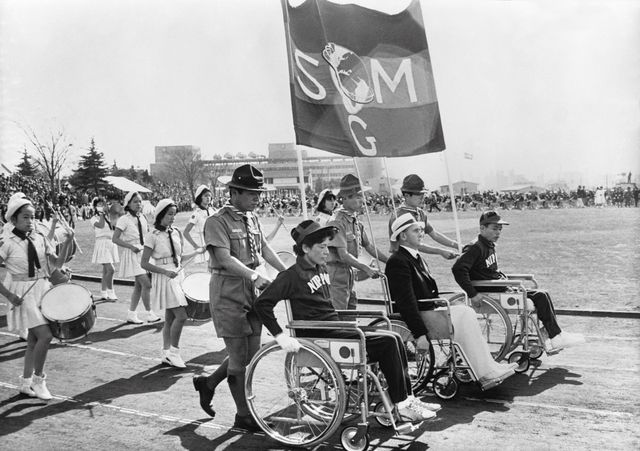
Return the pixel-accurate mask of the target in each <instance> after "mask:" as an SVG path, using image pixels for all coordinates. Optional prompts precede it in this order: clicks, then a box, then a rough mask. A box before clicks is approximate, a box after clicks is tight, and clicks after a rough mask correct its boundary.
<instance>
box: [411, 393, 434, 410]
mask: <svg viewBox="0 0 640 451" xmlns="http://www.w3.org/2000/svg"><path fill="white" fill-rule="evenodd" d="M407 399H409V403H410V404H411V405H413V406H415V407H416V408H418V409H422V410H430V411H431V412H437V411H439V410H440V409H442V406H441V405H440V404H436V403H429V402H424V401H421V400H419V399H418V398H416V397H415V396H413V395H412V396H409V397H408V398H407Z"/></svg>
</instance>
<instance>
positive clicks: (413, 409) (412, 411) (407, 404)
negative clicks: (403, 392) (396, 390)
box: [398, 398, 436, 421]
mask: <svg viewBox="0 0 640 451" xmlns="http://www.w3.org/2000/svg"><path fill="white" fill-rule="evenodd" d="M398 413H399V414H400V417H401V419H402V417H405V418H406V419H404V420H403V421H416V419H417V421H424V420H430V419H431V418H435V416H436V413H435V412H433V411H431V410H428V409H425V408H423V407H421V406H420V405H418V403H416V402H415V399H409V398H407V399H405V400H404V401H402V402H400V403H398Z"/></svg>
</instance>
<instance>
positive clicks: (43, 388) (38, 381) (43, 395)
mask: <svg viewBox="0 0 640 451" xmlns="http://www.w3.org/2000/svg"><path fill="white" fill-rule="evenodd" d="M46 378H47V376H46V375H45V374H44V373H43V374H42V376H37V375H35V374H34V375H33V382H32V383H31V389H32V390H33V392H34V393H35V394H36V396H37V397H38V398H40V399H44V400H45V401H48V400H50V399H51V398H53V396H51V393H49V390H48V389H47V383H46V382H45V379H46Z"/></svg>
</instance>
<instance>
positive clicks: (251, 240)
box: [227, 204, 260, 266]
mask: <svg viewBox="0 0 640 451" xmlns="http://www.w3.org/2000/svg"><path fill="white" fill-rule="evenodd" d="M227 205H228V206H229V207H230V208H231V210H232V211H234V212H236V213H237V214H239V215H240V216H242V220H243V221H244V226H245V228H246V231H247V243H248V245H249V252H251V261H252V262H253V264H254V265H256V266H257V265H259V264H260V259H259V257H258V245H257V244H256V239H255V237H254V236H253V232H252V231H251V230H252V228H251V225H250V223H249V212H247V211H240V210H238V209H237V208H236V207H234V206H233V205H231V204H227Z"/></svg>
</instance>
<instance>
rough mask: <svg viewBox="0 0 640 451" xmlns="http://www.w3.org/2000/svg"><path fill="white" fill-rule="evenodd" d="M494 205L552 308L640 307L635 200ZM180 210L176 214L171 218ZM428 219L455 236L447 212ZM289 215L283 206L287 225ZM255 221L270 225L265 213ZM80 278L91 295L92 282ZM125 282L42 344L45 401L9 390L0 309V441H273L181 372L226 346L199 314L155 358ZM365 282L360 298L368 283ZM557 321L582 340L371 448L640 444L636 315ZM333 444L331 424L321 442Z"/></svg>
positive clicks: (80, 259)
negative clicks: (212, 413)
mask: <svg viewBox="0 0 640 451" xmlns="http://www.w3.org/2000/svg"><path fill="white" fill-rule="evenodd" d="M505 215H506V216H507V217H508V218H509V219H510V221H511V226H509V229H508V232H507V233H504V234H503V237H502V239H501V242H500V250H499V252H500V255H501V266H504V267H506V268H523V267H524V268H527V269H529V270H530V271H531V272H534V273H535V274H536V275H537V276H539V279H540V280H541V282H542V283H543V284H544V286H545V287H548V288H549V289H550V290H551V292H552V293H553V294H554V299H555V300H556V305H557V306H558V307H565V308H580V307H582V308H585V307H586V308H596V309H598V308H599V309H613V310H632V311H637V310H638V308H640V305H639V304H638V295H640V273H638V272H637V264H635V263H634V262H638V255H640V234H639V231H640V229H638V224H639V223H640V222H639V219H640V210H639V209H605V210H596V209H585V210H578V209H573V210H565V211H560V210H550V211H522V212H520V211H517V212H516V211H512V212H507V213H505ZM477 216H478V214H477V213H476V212H466V213H463V214H462V215H461V225H462V233H463V241H468V240H469V239H471V238H472V237H473V236H474V234H475V233H476V224H477ZM186 217H187V215H185V214H182V215H181V217H180V218H179V220H180V221H182V225H184V222H186ZM431 218H432V219H433V222H434V224H435V225H436V227H437V228H438V229H439V230H441V231H443V232H446V233H447V234H448V235H450V236H453V233H452V225H451V218H450V215H446V214H444V213H442V214H438V215H433V216H432V217H431ZM296 220H297V218H287V225H288V227H291V226H292V224H293V223H294V222H296ZM375 221H376V224H375V225H374V230H380V231H381V236H377V235H376V241H378V242H379V244H380V245H381V246H383V245H384V243H385V241H384V240H385V238H384V231H385V230H386V228H385V224H386V218H382V217H378V218H375ZM264 223H265V224H266V227H265V229H266V230H271V227H272V225H273V219H272V218H269V219H267V220H265V221H264ZM594 224H598V226H597V227H594ZM77 233H78V239H79V240H80V243H81V245H82V247H83V248H84V249H85V253H84V254H82V255H78V256H76V258H75V259H74V260H73V261H72V262H71V263H72V267H73V268H74V270H75V271H76V272H83V273H84V272H89V271H93V272H95V271H96V270H97V269H98V268H97V267H95V266H91V265H90V263H88V261H89V260H90V255H91V247H92V238H91V235H90V229H89V228H88V225H87V223H80V224H79V225H78V228H77ZM274 247H275V248H276V249H278V250H280V249H290V238H288V237H287V233H284V232H281V233H280V234H279V235H278V237H277V238H276V240H275V241H274ZM518 250H524V253H522V252H521V253H520V254H518V253H517V252H518ZM430 264H431V267H432V270H433V271H434V274H435V275H436V279H437V280H438V283H439V284H440V285H441V287H442V288H445V289H446V288H449V287H450V286H452V283H451V282H452V281H451V273H450V270H449V266H450V265H449V264H447V263H446V261H444V260H442V259H440V258H439V257H430ZM83 285H85V286H86V287H87V288H88V289H90V290H91V291H92V292H93V293H94V294H98V291H99V287H98V285H97V284H95V283H83ZM374 285H375V284H374ZM365 288H367V287H366V286H365ZM374 289H375V286H374ZM563 289H564V291H563ZM130 290H131V288H130V287H123V286H119V287H117V292H118V294H119V297H120V300H119V301H118V302H117V303H103V304H99V305H98V316H99V318H98V321H97V322H96V325H95V327H94V328H93V329H92V330H91V333H90V334H89V337H88V339H86V340H79V341H77V342H73V343H67V344H62V345H61V344H54V345H53V346H52V347H51V350H50V352H49V357H48V359H47V366H46V371H47V373H48V375H49V387H50V389H51V391H52V393H53V394H54V396H55V399H54V400H52V401H50V402H49V403H48V404H47V403H43V402H40V401H38V400H33V399H24V398H20V397H18V396H17V395H16V393H17V390H16V384H17V377H18V375H20V374H21V372H22V361H23V360H22V359H23V354H24V342H21V341H19V340H18V338H17V336H16V335H15V334H12V333H9V332H8V331H7V329H6V322H2V321H3V320H4V318H3V317H2V316H0V363H1V364H0V435H1V436H2V437H0V449H7V450H20V449H24V450H33V449H39V450H61V449H65V450H66V449H100V450H102V449H105V450H106V449H109V450H111V449H133V448H137V449H193V450H201V449H238V450H253V449H256V450H257V449H283V448H282V447H281V446H279V445H278V443H276V442H274V441H272V440H271V439H269V438H267V437H265V436H264V435H262V434H256V435H251V434H243V433H241V432H239V431H236V430H232V429H230V426H231V424H232V423H233V414H234V408H233V402H232V400H231V396H230V394H229V390H228V387H227V386H226V385H225V384H222V385H221V386H220V387H219V390H218V393H217V394H216V398H215V405H216V409H217V411H218V414H217V416H216V418H215V419H213V420H212V419H210V418H208V417H206V415H205V414H204V412H202V411H201V410H200V408H199V406H198V403H197V394H196V393H195V392H194V390H193V387H192V385H191V377H192V375H193V374H198V373H200V372H203V371H206V372H208V371H209V370H211V369H212V368H215V367H216V366H217V365H218V364H219V362H220V361H221V360H222V358H223V357H224V346H223V343H222V341H221V340H219V339H217V338H216V337H215V334H214V331H213V326H212V325H211V323H210V322H201V323H191V324H189V323H188V325H187V326H186V328H185V331H184V333H183V337H182V341H181V343H182V348H183V351H182V353H183V357H185V360H187V361H188V362H187V364H188V368H187V369H186V370H183V371H179V370H175V369H171V368H167V367H163V366H161V365H159V358H158V353H159V348H160V343H161V337H160V333H159V332H160V330H161V327H162V325H161V324H155V325H141V326H134V325H128V324H125V323H123V318H124V317H125V312H126V310H127V306H128V299H129V296H130V293H131V291H130ZM363 291H365V293H364V297H366V296H367V295H369V294H371V293H367V292H366V291H367V290H366V289H365V290H363ZM140 308H141V307H140ZM1 314H2V313H1V312H0V315H1ZM559 321H560V325H561V326H563V327H564V328H566V329H567V330H570V331H574V332H582V333H585V334H586V335H587V338H588V343H587V344H586V345H585V346H583V347H580V348H577V349H571V350H566V351H563V352H562V353H560V354H559V355H557V356H553V357H547V356H543V357H542V359H541V364H540V365H539V366H538V367H536V368H533V367H532V368H531V369H530V370H529V371H528V372H527V373H526V374H522V375H517V376H514V377H512V378H511V379H509V380H508V381H507V382H506V383H504V384H503V385H501V386H500V387H498V388H496V389H493V390H490V391H488V392H484V393H483V392H481V391H480V390H479V389H477V388H476V387H475V386H465V387H463V388H462V390H461V392H460V394H459V395H458V397H457V398H456V399H455V400H452V401H449V402H446V403H444V408H443V409H442V410H441V411H440V412H439V414H438V419H437V420H436V421H433V422H431V423H428V424H424V425H423V426H422V427H421V429H420V430H418V431H416V432H415V433H414V434H412V435H411V436H409V437H394V436H393V435H392V434H391V433H390V432H389V431H388V430H386V429H383V428H381V427H380V426H377V424H375V422H374V423H373V425H372V427H371V428H370V433H371V438H372V449H375V450H391V449H410V450H425V449H442V450H449V449H464V450H466V449H482V450H486V449H523V448H526V449H567V450H574V449H607V450H610V449H640V426H639V425H638V423H639V421H638V416H639V414H640V377H639V376H640V327H639V325H640V320H637V319H635V320H633V319H632V320H630V319H603V318H583V317H570V316H562V317H560V318H559ZM264 338H265V339H268V337H266V336H265V337H264ZM427 399H428V400H430V401H433V397H431V396H429V397H428V398H427ZM337 447H339V443H338V439H337V436H336V437H335V438H334V439H333V440H331V441H330V442H329V443H327V444H324V445H322V446H321V448H326V449H335V448H337Z"/></svg>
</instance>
